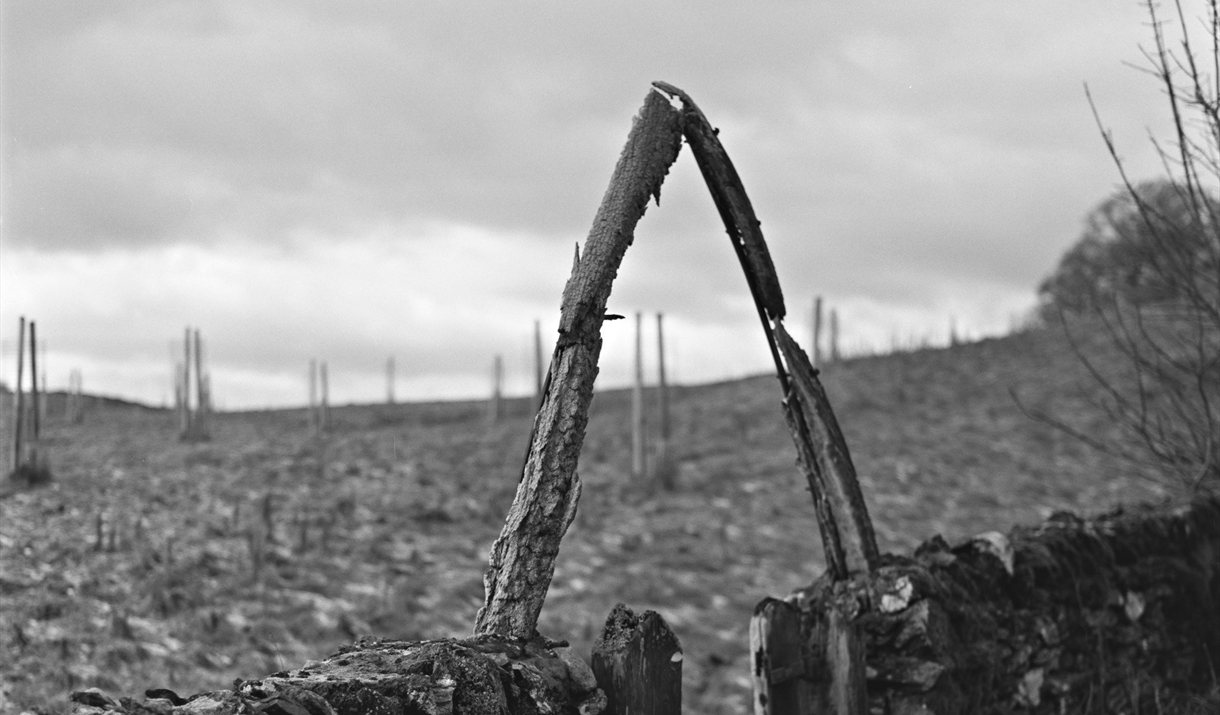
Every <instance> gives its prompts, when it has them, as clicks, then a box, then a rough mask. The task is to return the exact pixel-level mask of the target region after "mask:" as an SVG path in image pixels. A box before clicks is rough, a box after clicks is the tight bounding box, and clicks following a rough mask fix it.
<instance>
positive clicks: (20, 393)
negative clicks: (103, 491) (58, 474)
mask: <svg viewBox="0 0 1220 715" xmlns="http://www.w3.org/2000/svg"><path fill="white" fill-rule="evenodd" d="M29 328H30V342H29V345H30V401H31V404H26V401H25V396H24V386H23V385H22V383H23V382H24V378H25V364H24V363H25V345H26V342H25V333H26V321H25V317H24V316H22V317H21V319H20V321H19V323H18V337H17V384H16V385H15V386H14V390H13V393H14V394H13V397H14V398H15V399H14V400H13V403H14V404H13V407H14V415H13V457H12V467H13V468H12V472H11V474H10V476H11V477H12V478H14V479H18V480H20V481H24V482H25V483H27V484H38V483H42V482H47V481H50V480H51V471H50V470H49V469H48V468H47V466H46V465H45V464H42V463H41V462H40V461H39V454H38V437H39V434H38V432H39V424H38V419H39V418H38V412H39V404H38V357H37V355H38V337H37V332H36V329H35V324H34V321H33V320H31V321H30V325H29ZM27 411H30V412H31V413H32V414H31V415H30V420H29V421H28V422H27V420H26V414H25V413H26V412H27ZM27 432H29V434H27Z"/></svg>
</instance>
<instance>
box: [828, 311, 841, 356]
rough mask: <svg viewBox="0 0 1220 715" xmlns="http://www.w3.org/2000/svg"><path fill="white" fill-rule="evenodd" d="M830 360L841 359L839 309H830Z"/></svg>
mask: <svg viewBox="0 0 1220 715" xmlns="http://www.w3.org/2000/svg"><path fill="white" fill-rule="evenodd" d="M830 361H831V362H838V361H839V311H837V310H835V309H834V308H831V309H830Z"/></svg>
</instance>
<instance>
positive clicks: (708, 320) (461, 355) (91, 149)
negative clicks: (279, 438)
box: [0, 0, 1198, 399]
mask: <svg viewBox="0 0 1220 715" xmlns="http://www.w3.org/2000/svg"><path fill="white" fill-rule="evenodd" d="M1195 5H1197V3H1195V4H1193V5H1188V6H1187V8H1186V9H1187V14H1188V15H1189V14H1191V13H1192V12H1193V13H1195V14H1198V13H1197V11H1196V10H1194V9H1192V8H1194V7H1195ZM3 13H4V17H3V23H2V26H3V42H0V53H2V54H0V83H2V92H3V96H0V100H3V101H0V121H2V123H3V127H2V131H0V134H2V144H3V156H2V157H0V158H2V159H3V161H2V166H0V217H2V223H0V250H2V251H3V259H4V260H3V264H4V265H3V266H0V270H3V271H4V272H5V275H6V277H7V278H6V280H5V284H6V285H5V286H4V287H3V289H2V290H3V291H4V292H5V294H6V295H7V296H9V300H6V301H5V305H4V306H3V313H4V315H3V320H4V321H5V325H7V323H8V322H12V321H11V320H10V317H11V316H12V315H13V314H14V311H16V310H23V311H29V312H31V313H34V312H37V313H38V314H39V315H42V316H44V319H50V318H51V317H52V316H54V318H55V322H56V323H57V324H58V325H61V326H64V329H65V332H66V337H65V338H64V339H63V342H61V344H63V345H64V349H65V350H68V349H69V348H70V349H71V350H73V351H75V352H73V353H71V354H72V355H75V356H86V355H92V356H93V357H92V358H91V359H94V360H97V361H111V362H113V363H114V364H115V365H117V364H118V362H119V361H121V360H124V359H135V358H136V357H137V356H139V357H140V359H143V360H151V361H153V362H164V361H166V360H168V357H167V356H165V343H164V341H165V340H168V339H170V337H172V336H175V335H177V334H178V332H179V331H180V330H181V327H182V325H183V324H185V323H191V324H195V323H198V324H200V325H201V326H203V327H204V328H205V331H206V332H208V333H209V334H214V335H215V338H214V340H215V341H216V342H217V351H218V352H217V355H218V356H219V355H222V354H223V355H226V356H228V357H226V360H228V361H231V362H228V363H226V364H227V367H226V369H228V370H232V371H234V372H233V375H238V374H241V375H246V376H247V378H248V379H250V380H253V379H254V378H253V377H250V376H254V375H258V374H261V373H260V371H265V372H266V374H267V375H269V376H270V375H272V374H276V375H280V377H278V378H275V379H274V380H273V379H272V378H271V377H269V378H268V382H269V383H271V382H274V381H275V380H280V381H281V382H282V384H284V385H288V384H290V383H291V381H292V380H295V379H296V378H292V379H291V380H290V379H289V377H288V376H289V375H295V374H296V373H295V372H293V371H298V372H299V369H300V366H299V364H298V363H300V361H301V360H303V359H305V358H306V357H307V356H308V355H314V354H318V355H320V354H322V353H327V354H330V355H333V356H335V357H334V359H335V360H336V361H341V362H343V363H346V364H353V365H354V364H356V363H357V362H359V361H364V363H367V364H369V365H370V368H369V370H372V371H373V372H368V373H367V377H366V380H367V383H362V384H365V387H363V388H360V389H366V390H371V389H372V386H373V385H374V384H375V382H376V380H377V378H376V377H375V371H376V370H379V369H380V368H379V367H378V366H379V365H380V361H381V360H382V357H383V356H384V354H386V353H388V349H387V345H388V346H389V347H392V348H393V349H394V350H395V351H399V352H400V354H401V359H400V360H401V362H400V364H402V365H410V366H412V367H411V368H409V369H410V370H416V371H417V372H415V373H412V377H410V378H409V379H417V380H418V382H417V383H416V384H417V385H418V386H420V389H421V390H422V389H424V388H423V387H422V386H423V385H424V384H425V383H427V384H432V385H442V384H443V385H447V386H448V387H447V388H445V389H457V387H456V386H458V385H467V387H465V388H462V389H466V390H469V389H473V386H474V385H476V384H481V383H482V381H483V380H484V379H485V372H486V365H485V363H486V362H487V355H489V354H491V353H492V352H494V351H495V350H497V349H499V348H497V347H496V341H508V343H512V341H514V340H519V339H520V334H519V333H520V330H521V326H522V325H525V326H526V327H527V328H528V326H529V325H530V324H531V322H532V320H533V319H534V318H535V317H542V318H544V319H546V316H549V315H551V314H552V313H554V312H557V308H558V296H559V290H560V288H561V287H562V280H563V278H564V277H566V274H567V269H568V261H569V260H570V252H571V246H572V244H573V243H575V242H576V241H578V240H582V239H583V237H584V235H585V234H586V232H587V231H588V228H589V225H590V223H591V221H592V217H593V214H594V212H595V210H596V207H597V205H598V202H599V200H600V198H601V196H602V194H603V192H604V191H605V188H606V182H607V181H608V179H609V176H610V173H611V170H612V167H613V165H614V161H615V160H616V158H617V156H618V153H619V151H620V149H621V147H622V143H623V141H624V139H625V137H626V134H627V131H628V129H629V127H630V123H631V116H632V114H633V113H634V112H635V111H636V110H637V109H638V107H639V105H640V102H641V100H642V99H643V97H644V96H645V93H646V92H647V91H648V83H649V82H650V81H651V80H654V79H665V80H667V81H671V82H674V83H675V84H677V85H678V86H681V87H683V88H684V89H686V90H688V91H689V92H690V93H691V94H692V95H693V96H694V97H695V98H696V100H697V101H698V102H699V104H700V106H701V107H702V108H703V109H704V111H705V112H706V113H707V114H708V116H709V118H710V119H711V121H712V122H713V124H714V125H716V126H718V127H719V128H720V129H721V130H722V131H721V138H722V140H723V141H724V142H725V144H726V146H727V148H728V150H729V153H730V155H731V156H732V157H733V160H734V162H735V163H736V165H737V167H738V169H739V171H740V173H741V175H742V177H743V179H744V181H745V185H746V187H747V189H748V190H749V192H750V196H751V198H752V200H753V202H754V204H755V208H756V209H757V212H758V215H759V217H760V218H761V220H762V222H763V230H764V232H765V234H766V236H767V239H768V242H769V244H770V246H771V250H772V253H773V255H774V257H775V260H776V265H777V269H778V270H779V272H780V276H781V279H782V282H783V285H784V289H785V292H786V295H787V296H788V301H789V307H790V310H791V311H792V313H793V314H794V315H799V314H800V312H801V311H803V310H807V306H808V304H809V302H810V301H811V300H812V297H813V296H814V295H818V294H820V295H824V296H826V297H827V299H828V300H829V301H833V302H835V304H836V305H839V306H841V307H842V310H843V311H844V314H845V316H848V315H850V316H851V318H852V325H853V326H855V327H853V330H856V331H858V332H859V335H860V336H861V337H860V338H859V339H860V340H862V341H865V340H871V341H874V342H876V341H879V340H884V339H885V337H886V336H887V335H889V334H890V333H892V332H893V330H895V329H896V328H895V327H894V326H895V325H897V323H903V322H905V323H907V324H909V328H906V329H909V330H920V331H925V332H926V331H930V330H932V328H933V327H935V328H936V329H937V330H940V329H941V326H944V325H946V323H947V318H946V314H947V313H949V312H953V313H954V314H956V315H959V316H960V317H961V322H962V324H963V325H973V326H975V327H976V329H977V330H979V331H984V330H985V331H992V330H995V329H1002V327H1003V326H1004V325H1005V324H1006V321H1007V316H1008V314H1010V313H1011V312H1013V311H1017V310H1019V308H1020V305H1022V303H1023V301H1024V302H1025V303H1026V304H1029V303H1032V299H1033V288H1034V286H1035V285H1036V284H1037V282H1038V280H1039V279H1040V278H1041V277H1042V276H1043V275H1045V274H1046V273H1047V272H1048V271H1049V270H1050V269H1051V268H1052V267H1053V266H1054V264H1055V262H1056V260H1057V259H1058V256H1059V255H1060V254H1061V253H1062V251H1063V250H1064V249H1065V248H1066V247H1067V246H1068V245H1070V244H1071V243H1072V242H1073V240H1074V239H1075V237H1076V235H1077V234H1078V231H1079V226H1080V224H1079V222H1080V218H1081V217H1082V216H1084V214H1085V213H1086V212H1087V211H1088V210H1089V208H1090V207H1091V206H1092V205H1094V204H1095V203H1096V202H1097V201H1099V200H1100V199H1102V198H1103V197H1104V196H1105V195H1106V194H1108V193H1109V191H1110V189H1111V188H1112V186H1113V184H1114V182H1115V181H1116V179H1117V176H1116V174H1115V172H1114V170H1113V167H1112V166H1111V165H1110V163H1109V159H1108V157H1106V156H1105V154H1104V150H1103V147H1102V145H1101V142H1100V139H1099V137H1098V135H1097V128H1096V127H1095V126H1094V125H1093V119H1092V116H1091V115H1090V113H1089V110H1088V106H1087V104H1086V103H1085V101H1084V96H1083V91H1082V83H1083V82H1084V81H1088V82H1090V85H1091V86H1092V87H1093V89H1094V95H1095V96H1096V97H1097V99H1098V103H1099V108H1100V110H1101V112H1102V115H1103V117H1104V118H1105V120H1106V122H1107V123H1108V124H1110V125H1111V126H1113V127H1114V129H1115V132H1116V136H1117V138H1118V139H1119V141H1120V143H1121V144H1122V145H1123V146H1124V153H1125V154H1127V155H1128V160H1129V161H1130V162H1131V167H1132V170H1133V173H1135V174H1136V175H1137V176H1139V175H1147V174H1149V173H1156V172H1157V171H1158V168H1159V167H1158V166H1157V164H1156V162H1155V160H1154V157H1153V156H1152V154H1151V151H1150V149H1149V147H1148V146H1147V144H1146V139H1145V126H1149V125H1150V127H1151V130H1152V131H1153V133H1154V134H1159V133H1163V132H1162V131H1161V129H1163V126H1164V125H1163V122H1164V117H1162V116H1161V115H1162V114H1163V112H1162V111H1161V108H1160V107H1159V102H1160V98H1159V95H1158V94H1157V90H1156V87H1155V86H1154V85H1153V84H1152V83H1151V81H1150V80H1148V79H1147V78H1145V77H1143V76H1141V75H1140V74H1139V73H1138V72H1136V71H1134V70H1132V69H1130V68H1127V67H1124V66H1123V65H1122V61H1124V60H1128V61H1137V62H1138V61H1139V53H1138V49H1137V44H1138V43H1139V42H1141V41H1146V39H1147V28H1146V27H1145V25H1144V19H1143V16H1142V14H1141V10H1140V8H1139V7H1138V6H1136V5H1131V6H1123V7H1121V8H1116V7H1114V6H1112V5H1106V4H1079V3H1063V2H1053V1H1051V0H1045V1H1044V2H1038V3H1035V4H1033V5H1029V4H1026V5H1022V6H1012V7H1007V6H995V5H988V4H979V5H970V6H963V5H961V4H960V3H948V2H943V3H930V4H929V3H924V4H920V5H894V4H893V3H881V2H873V3H868V2H866V3H857V4H854V5H851V6H847V5H842V6H840V5H834V4H831V5H827V4H817V3H809V2H795V1H793V2H787V1H780V0H776V1H774V2H762V3H750V4H742V3H732V2H727V1H723V2H701V3H693V2H686V1H683V0H667V1H665V2H655V3H647V4H645V3H622V2H616V3H600V2H598V3H566V4H557V3H543V2H523V3H511V4H509V3H502V4H501V3H485V2H478V3H476V2H472V1H471V2H465V1H462V2H454V1H452V0H450V1H446V2H442V1H441V0H435V1H428V2H412V3H399V2H389V1H388V0H368V1H353V2H345V3H330V2H320V1H319V2H291V3H289V2H281V1H275V0H251V1H246V2H237V1H233V2H221V1H216V2H203V3H200V2H193V1H190V2H187V1H182V2H176V1H171V0H164V1H162V0H158V1H156V2H124V3H91V2H57V1H53V0H39V1H37V2H35V1H33V0H24V1H23V0H14V2H6V3H5V4H4V6H3ZM83 286H88V295H89V296H90V299H89V302H88V303H87V304H83V303H82V302H81V301H80V300H79V299H76V300H75V301H73V300H69V298H68V297H67V296H69V295H79V293H78V291H79V290H81V287H83ZM459 288H460V290H459ZM963 296H966V297H965V298H963ZM970 296H975V297H976V300H975V302H976V303H977V305H975V306H974V307H971V306H970V300H969V297H970ZM984 303H985V304H984ZM108 306H109V307H108ZM611 306H612V309H615V310H618V311H619V312H625V313H630V312H634V311H635V310H645V311H650V312H651V311H656V310H663V311H665V312H666V313H667V314H668V315H671V316H672V319H673V325H674V330H675V331H676V334H675V341H676V342H675V345H681V344H683V340H687V339H689V340H708V341H711V343H710V344H720V343H721V342H723V341H725V340H728V341H730V342H733V341H734V340H736V341H737V342H741V340H742V338H740V337H738V338H729V337H728V336H732V335H736V336H741V335H745V334H752V333H747V331H753V330H756V327H755V326H754V322H755V321H756V316H755V315H754V312H753V309H752V307H751V306H750V304H749V302H748V292H747V290H746V288H745V284H744V280H743V279H742V278H741V275H740V269H739V267H738V266H737V265H736V260H735V257H734V256H733V253H732V251H731V249H730V247H729V246H728V245H727V240H726V239H725V237H724V233H723V227H721V226H720V223H719V219H718V217H717V215H716V212H715V210H714V207H713V206H712V204H711V201H710V200H709V198H708V196H707V194H706V190H705V188H704V187H703V186H702V180H701V178H700V177H699V174H698V171H697V169H696V168H695V167H694V163H693V161H692V158H691V157H690V156H689V153H688V152H686V151H684V152H683V155H682V156H681V157H680V158H679V162H678V164H677V165H676V166H675V168H674V170H673V172H672V173H671V176H670V177H669V179H668V180H667V182H666V184H665V186H664V189H663V191H662V201H661V206H660V207H659V208H658V207H653V208H651V209H650V210H649V212H648V214H647V216H646V217H645V219H644V221H643V222H642V223H641V225H640V228H639V231H638V234H637V244H636V246H635V247H634V248H633V249H632V250H631V251H629V252H628V254H627V257H626V259H625V261H624V265H623V270H622V272H621V276H620V279H619V282H618V283H617V284H616V287H615V290H614V293H613V295H612V296H611ZM886 316H889V317H886ZM49 324H50V323H48V325H49ZM68 326H72V329H71V330H67V327H68ZM221 326H223V327H221ZM2 327H4V326H3V325H0V328H2ZM614 329H615V330H618V329H619V328H618V327H617V326H616V327H615V328H614ZM141 334H142V335H141ZM408 334H409V336H410V338H409V339H407V338H404V337H394V338H389V337H387V336H390V335H395V336H401V335H408ZM608 334H609V333H608ZM682 336H685V337H682ZM692 344H693V343H692ZM222 348H223V349H222ZM607 349H608V350H609V349H610V348H609V344H608V348H607ZM675 349H677V348H675ZM749 350H753V348H752V347H751V348H749V349H748V350H747V349H746V348H743V349H742V352H732V354H725V355H723V356H720V355H717V357H716V358H715V360H717V361H720V362H719V363H718V364H720V365H721V367H722V368H723V369H724V370H728V371H730V372H733V371H739V370H746V369H754V368H751V367H750V366H755V367H757V368H760V369H765V367H766V358H767V356H766V354H765V352H763V353H762V363H761V364H759V363H758V360H757V359H756V358H757V357H758V356H757V355H755V353H754V352H749ZM697 352H698V351H697V350H692V353H691V354H692V355H693V354H696V353H697ZM706 352H707V353H708V355H711V354H713V353H715V351H706ZM607 354H608V355H609V354H611V353H609V352H608V353H607ZM378 356H382V357H378ZM706 359H708V360H711V359H712V358H711V357H707V358H706ZM364 363H361V364H364ZM294 365H295V367H294ZM403 370H404V380H407V379H408V375H407V373H406V370H408V368H403ZM615 370H617V368H613V367H608V368H607V372H606V375H608V376H613V375H614V374H616V373H615ZM115 374H116V375H120V377H116V378H115V379H116V380H121V381H126V382H123V384H124V385H127V384H129V383H130V382H131V379H132V378H130V377H122V376H121V375H128V374H129V373H126V372H121V371H119V372H116V373H115ZM686 374H687V375H711V373H710V372H707V371H705V370H704V368H703V367H695V366H693V365H687V367H686ZM247 378H242V379H247ZM234 379H236V378H234ZM157 380H161V378H157ZM131 384H134V383H131ZM276 384H281V383H276ZM124 389H126V388H124ZM132 389H136V388H132ZM139 389H140V390H145V388H139ZM276 389H279V388H276ZM284 389H287V388H284ZM293 389H295V388H293ZM438 389H439V388H438ZM275 394H277V395H280V396H279V397H276V398H275V399H287V397H286V395H287V393H284V394H280V393H275ZM268 399H271V398H268Z"/></svg>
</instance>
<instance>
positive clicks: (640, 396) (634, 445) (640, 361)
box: [631, 311, 645, 483]
mask: <svg viewBox="0 0 1220 715" xmlns="http://www.w3.org/2000/svg"><path fill="white" fill-rule="evenodd" d="M642 321H643V318H642V316H641V314H640V312H639V311H636V314H635V379H634V380H633V382H632V383H631V476H632V478H633V479H634V480H635V481H636V482H637V483H639V482H641V481H642V480H643V479H644V471H645V464H644V347H643V335H642V334H641V325H642Z"/></svg>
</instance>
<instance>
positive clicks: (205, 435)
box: [174, 327, 212, 442]
mask: <svg viewBox="0 0 1220 715" xmlns="http://www.w3.org/2000/svg"><path fill="white" fill-rule="evenodd" d="M174 374H175V379H174V406H175V409H176V411H177V412H178V426H179V433H178V436H179V438H180V439H182V441H184V442H202V441H206V440H208V439H211V430H210V424H209V422H210V414H211V412H212V385H211V375H210V374H208V373H205V372H204V369H203V339H202V338H201V337H200V335H199V329H198V328H194V329H191V328H190V327H188V328H187V329H186V333H185V338H184V339H183V361H182V362H181V363H178V364H177V365H175V368H174Z"/></svg>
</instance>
